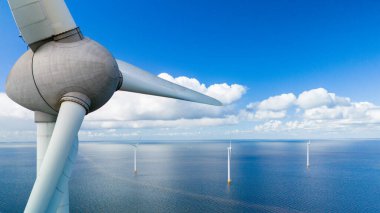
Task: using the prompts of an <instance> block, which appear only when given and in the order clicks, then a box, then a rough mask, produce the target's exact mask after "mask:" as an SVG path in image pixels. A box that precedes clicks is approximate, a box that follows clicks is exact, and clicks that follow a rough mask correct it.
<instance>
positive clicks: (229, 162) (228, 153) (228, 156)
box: [227, 141, 232, 184]
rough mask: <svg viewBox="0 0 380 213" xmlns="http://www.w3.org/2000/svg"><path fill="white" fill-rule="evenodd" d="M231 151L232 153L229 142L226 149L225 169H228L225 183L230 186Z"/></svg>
mask: <svg viewBox="0 0 380 213" xmlns="http://www.w3.org/2000/svg"><path fill="white" fill-rule="evenodd" d="M231 151H232V146H231V141H230V146H229V147H227V158H228V162H227V169H228V175H227V183H228V184H231V171H230V170H231Z"/></svg>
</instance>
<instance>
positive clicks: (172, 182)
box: [0, 140, 380, 213]
mask: <svg viewBox="0 0 380 213" xmlns="http://www.w3.org/2000/svg"><path fill="white" fill-rule="evenodd" d="M228 145H229V141H222V140H220V141H217V140H215V141H142V142H140V144H139V147H138V152H137V171H138V172H137V174H135V173H134V172H133V146H131V143H128V142H80V145H79V153H78V158H77V162H76V166H75V168H74V170H73V174H72V179H71V182H70V209H71V212H91V213H92V212H380V140H313V141H312V142H311V147H310V168H307V167H306V141H302V140H280V141H274V140H234V141H233V142H232V159H231V179H232V183H231V185H228V184H227V146H228ZM35 158H36V154H35V143H32V142H25V143H0V212H2V213H8V212H22V211H23V209H24V207H25V204H26V202H27V200H28V196H29V193H30V191H31V189H32V186H33V183H34V178H35V175H36V172H35V166H36V162H35Z"/></svg>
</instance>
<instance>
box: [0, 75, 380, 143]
mask: <svg viewBox="0 0 380 213" xmlns="http://www.w3.org/2000/svg"><path fill="white" fill-rule="evenodd" d="M159 77H161V78H163V79H166V80H168V81H171V82H174V83H177V84H179V85H182V86H185V87H187V88H190V89H193V90H196V91H198V92H201V93H203V94H206V95H209V96H211V97H214V98H217V99H218V100H220V101H221V102H222V103H223V104H224V105H225V106H223V107H215V106H208V105H203V104H197V103H190V102H186V101H180V100H174V99H168V98H161V97H155V96H149V95H141V94H135V93H128V92H116V93H115V94H114V96H113V97H112V99H111V100H110V101H109V102H108V103H107V104H106V105H105V106H104V107H102V108H101V109H99V110H98V111H96V112H93V113H91V114H90V115H88V116H86V118H85V121H84V122H83V125H82V130H81V132H80V136H81V138H82V139H86V140H91V139H97V138H102V139H109V138H113V139H120V138H128V137H135V136H136V135H139V134H150V135H152V138H154V139H159V138H160V137H177V138H183V137H184V136H185V137H186V138H187V139H191V138H194V137H198V138H202V137H206V138H207V137H210V138H224V137H228V135H227V134H230V133H232V134H234V135H235V137H240V136H241V137H245V138H297V137H308V136H310V135H314V136H315V137H350V136H352V137H378V136H379V134H377V132H379V131H380V106H378V105H376V104H374V103H370V102H366V101H352V100H351V99H350V98H349V97H341V96H339V95H337V94H335V93H332V92H329V91H328V90H326V89H325V88H316V89H311V90H306V91H303V92H301V93H299V94H294V93H284V94H278V95H274V96H271V97H268V98H266V99H264V100H260V101H253V102H250V103H249V104H246V105H242V104H241V101H240V100H242V98H243V97H244V95H245V94H246V92H247V89H246V87H244V86H242V85H239V84H227V83H219V84H213V85H209V86H207V85H205V84H203V83H201V82H199V81H198V80H197V79H195V78H189V77H185V76H182V77H176V78H175V77H173V76H171V75H169V74H167V73H162V74H160V75H159ZM253 92H254V91H253ZM248 99H249V97H245V100H248ZM0 103H1V111H0V125H1V128H0V140H1V141H9V140H12V141H13V140H34V138H35V126H34V123H33V113H32V112H30V111H29V110H26V109H24V108H22V107H21V106H19V105H17V104H16V103H14V102H12V101H11V100H10V99H9V98H8V97H7V96H6V94H4V93H0ZM226 135H227V136H226Z"/></svg>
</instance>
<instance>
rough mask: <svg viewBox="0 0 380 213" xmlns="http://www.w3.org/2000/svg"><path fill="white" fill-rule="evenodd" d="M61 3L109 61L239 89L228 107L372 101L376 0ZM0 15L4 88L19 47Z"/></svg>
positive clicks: (377, 50)
mask: <svg viewBox="0 0 380 213" xmlns="http://www.w3.org/2000/svg"><path fill="white" fill-rule="evenodd" d="M66 3H67V5H68V7H69V9H70V11H71V13H72V15H73V17H74V19H75V21H76V23H77V25H78V26H80V28H81V30H82V32H83V33H84V34H85V35H86V36H88V37H90V38H92V39H94V40H96V41H98V42H100V43H101V44H103V45H104V46H106V47H107V48H108V49H109V50H110V51H111V52H112V53H113V54H114V56H115V57H116V58H120V59H122V60H125V61H128V62H130V63H132V64H134V65H137V66H139V67H141V68H143V69H146V70H149V71H150V72H153V73H155V74H159V73H169V74H170V75H171V76H174V77H177V76H187V77H190V78H196V79H198V80H199V81H200V82H202V83H205V84H206V85H212V84H216V83H227V84H234V83H235V84H239V85H242V86H245V87H246V88H247V89H248V90H247V91H246V93H245V94H244V96H242V97H241V98H240V99H239V100H237V101H236V102H235V103H234V105H235V107H237V108H235V110H234V111H235V112H237V111H239V110H241V109H242V108H244V107H245V106H246V105H248V104H249V103H258V102H260V101H263V100H265V99H267V98H268V97H270V96H277V95H280V94H284V93H294V94H295V95H296V96H298V95H299V94H300V93H302V92H304V91H308V90H311V89H316V88H324V89H325V90H326V91H328V92H330V93H334V94H337V95H339V96H341V97H349V98H350V99H351V101H352V102H363V101H365V102H371V103H373V104H374V105H376V106H377V105H380V96H379V95H378V94H379V83H378V81H379V79H380V27H379V26H380V13H379V11H380V2H379V1H301V0H299V1H298V0H295V1H285V0H278V1H251V0H245V1H243V0H237V1H221V0H218V1H216V0H215V1H214V0H208V1H201V0H194V1H174V0H160V1H154V0H149V1H148V0H145V1H121V0H117V1H112V2H111V3H105V2H104V1H90V0H82V1H73V0H67V1H66ZM88 5H91V7H88ZM0 14H1V18H0V35H1V39H0V73H1V74H0V90H1V91H4V83H5V80H6V76H7V75H8V72H9V70H10V68H11V67H12V65H13V63H14V62H15V61H16V60H17V58H18V57H19V56H20V55H21V54H22V53H23V52H24V51H25V49H26V46H25V44H23V42H22V41H21V39H20V38H18V37H17V36H18V34H19V33H18V30H17V28H16V25H15V24H14V21H13V18H12V15H11V13H10V11H9V8H8V5H7V2H6V1H1V2H0ZM297 106H298V105H297ZM294 108H297V107H296V106H294ZM296 110H297V109H294V111H296ZM227 114H228V113H227ZM224 115H226V114H224ZM245 125H247V126H249V125H250V124H246V123H244V122H239V125H238V126H237V127H236V129H239V128H240V127H241V128H243V127H244V128H245ZM213 128H214V129H213V130H212V131H216V132H217V131H223V130H217V129H219V128H222V127H213ZM226 128H230V127H226ZM247 128H248V127H247ZM222 129H223V128H222Z"/></svg>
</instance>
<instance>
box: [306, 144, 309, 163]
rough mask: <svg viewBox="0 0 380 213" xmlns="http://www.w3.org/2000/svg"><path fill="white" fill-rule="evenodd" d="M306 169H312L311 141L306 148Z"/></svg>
mask: <svg viewBox="0 0 380 213" xmlns="http://www.w3.org/2000/svg"><path fill="white" fill-rule="evenodd" d="M306 167H307V168H309V167H310V140H309V142H308V143H307V147H306Z"/></svg>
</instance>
